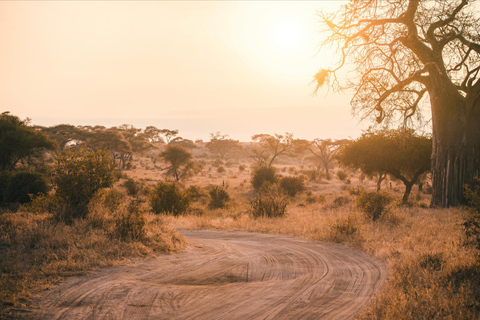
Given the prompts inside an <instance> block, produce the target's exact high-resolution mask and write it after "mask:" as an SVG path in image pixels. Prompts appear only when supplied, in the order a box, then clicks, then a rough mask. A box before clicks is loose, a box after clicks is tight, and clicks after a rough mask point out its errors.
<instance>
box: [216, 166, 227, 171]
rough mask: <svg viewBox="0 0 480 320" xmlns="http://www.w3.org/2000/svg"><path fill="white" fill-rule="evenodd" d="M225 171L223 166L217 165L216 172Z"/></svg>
mask: <svg viewBox="0 0 480 320" xmlns="http://www.w3.org/2000/svg"><path fill="white" fill-rule="evenodd" d="M225 171H226V170H225V168H224V167H223V166H219V167H218V168H217V172H218V173H224V172H225Z"/></svg>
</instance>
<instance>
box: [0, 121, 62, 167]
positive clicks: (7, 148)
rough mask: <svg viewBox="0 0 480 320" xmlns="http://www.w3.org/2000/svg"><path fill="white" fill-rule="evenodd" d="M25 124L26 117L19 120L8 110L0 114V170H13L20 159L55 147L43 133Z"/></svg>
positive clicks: (26, 122)
mask: <svg viewBox="0 0 480 320" xmlns="http://www.w3.org/2000/svg"><path fill="white" fill-rule="evenodd" d="M27 124H28V119H27V120H20V118H18V117H17V116H14V115H11V114H10V113H9V112H4V113H2V114H0V171H10V170H13V169H14V168H15V165H16V164H17V163H18V161H20V160H21V159H25V158H28V157H34V156H37V155H39V153H42V152H45V151H47V150H55V149H56V148H57V144H56V143H55V142H54V141H53V140H50V138H48V136H47V135H46V134H45V133H43V132H41V131H39V130H35V129H33V128H32V127H29V126H28V125H27Z"/></svg>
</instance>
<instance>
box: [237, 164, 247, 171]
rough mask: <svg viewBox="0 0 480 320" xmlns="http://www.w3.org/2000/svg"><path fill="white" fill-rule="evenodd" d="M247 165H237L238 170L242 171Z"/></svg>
mask: <svg viewBox="0 0 480 320" xmlns="http://www.w3.org/2000/svg"><path fill="white" fill-rule="evenodd" d="M246 168H247V167H245V166H244V165H243V164H241V165H239V166H238V171H240V172H242V171H245V169H246Z"/></svg>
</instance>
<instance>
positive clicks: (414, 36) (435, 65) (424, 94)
mask: <svg viewBox="0 0 480 320" xmlns="http://www.w3.org/2000/svg"><path fill="white" fill-rule="evenodd" d="M472 3H473V1H468V0H432V1H416V0H391V1H375V0H368V1H350V2H349V3H348V4H346V5H344V6H342V8H341V9H340V10H339V11H338V12H336V13H333V14H320V19H321V22H322V25H323V26H324V30H323V31H324V35H325V39H326V40H325V41H324V43H323V44H322V45H323V46H328V45H332V46H333V47H334V48H336V49H337V54H338V60H337V61H336V63H335V64H334V65H333V66H332V67H330V68H325V69H322V70H321V71H320V72H318V74H317V75H316V79H317V82H318V85H319V86H320V85H322V84H324V83H325V81H326V80H328V81H329V82H330V84H331V85H332V86H333V87H334V88H335V89H340V90H341V89H344V88H350V89H353V90H355V95H354V97H353V99H352V101H351V105H352V107H353V110H354V112H355V113H356V114H357V115H359V116H361V117H362V118H374V119H375V120H376V121H377V122H379V123H387V124H388V123H390V122H392V121H394V120H396V121H400V122H401V123H402V124H403V126H404V127H405V126H408V125H409V123H410V124H411V122H412V121H413V120H415V119H417V120H418V119H421V115H422V110H423V109H424V108H428V107H429V108H430V110H431V116H432V118H431V119H432V133H433V135H432V156H431V161H432V163H431V169H432V180H433V181H432V184H433V196H432V206H443V207H448V206H455V205H459V204H462V203H464V202H465V198H464V185H465V184H474V182H475V180H474V177H476V176H479V174H480V81H479V76H480V74H479V73H480V33H479V30H480V29H479V28H478V26H479V25H480V19H479V11H478V9H476V8H475V7H474V5H473V4H472ZM346 66H354V72H355V73H356V75H357V76H356V77H353V78H352V77H350V79H349V80H348V81H347V82H343V81H341V79H339V77H338V71H339V70H340V69H342V67H346Z"/></svg>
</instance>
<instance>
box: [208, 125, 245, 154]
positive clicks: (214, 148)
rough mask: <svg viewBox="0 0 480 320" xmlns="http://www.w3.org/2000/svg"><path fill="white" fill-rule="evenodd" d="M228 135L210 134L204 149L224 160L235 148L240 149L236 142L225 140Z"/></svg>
mask: <svg viewBox="0 0 480 320" xmlns="http://www.w3.org/2000/svg"><path fill="white" fill-rule="evenodd" d="M227 138H228V134H221V133H220V132H215V133H211V134H210V141H209V142H207V144H206V147H207V148H208V149H209V150H210V151H211V152H213V153H215V154H217V156H218V157H219V158H220V159H225V157H226V156H227V154H228V153H229V152H231V151H232V150H233V149H235V148H240V144H239V142H238V140H233V139H227Z"/></svg>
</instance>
